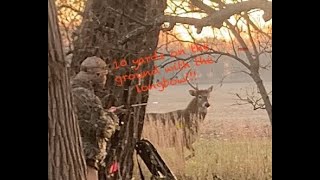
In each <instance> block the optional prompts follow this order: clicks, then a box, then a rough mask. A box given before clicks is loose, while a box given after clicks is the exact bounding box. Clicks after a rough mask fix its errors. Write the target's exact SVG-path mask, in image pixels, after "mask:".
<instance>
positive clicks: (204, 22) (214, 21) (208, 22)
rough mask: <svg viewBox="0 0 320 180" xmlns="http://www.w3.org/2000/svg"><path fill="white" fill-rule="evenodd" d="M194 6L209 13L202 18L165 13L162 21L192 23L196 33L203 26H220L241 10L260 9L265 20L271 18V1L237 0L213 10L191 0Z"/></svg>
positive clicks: (195, 0) (196, 0)
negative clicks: (240, 0) (243, 0)
mask: <svg viewBox="0 0 320 180" xmlns="http://www.w3.org/2000/svg"><path fill="white" fill-rule="evenodd" d="M193 3H195V4H196V6H198V7H201V9H203V10H204V11H206V12H207V13H208V14H209V15H208V16H207V17H204V18H202V19H197V18H190V17H179V16H168V15H165V16H163V18H162V22H169V23H170V24H174V25H175V24H177V23H182V24H190V25H194V26H195V27H196V28H197V29H198V31H197V32H198V33H201V30H202V28H203V27H206V26H212V27H216V28H221V27H222V24H223V22H224V21H226V20H227V19H229V18H230V17H231V16H232V15H234V14H240V13H241V12H243V11H249V10H251V9H255V8H258V9H261V10H263V11H264V12H265V14H264V16H263V18H264V19H265V20H266V21H267V20H270V19H271V18H272V10H271V8H272V2H270V1H265V0H251V1H245V2H239V3H236V4H228V5H225V8H224V9H220V10H219V11H215V10H214V9H213V8H211V7H209V6H207V5H206V4H204V3H202V2H201V1H198V0H193Z"/></svg>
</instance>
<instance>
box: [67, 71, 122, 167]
mask: <svg viewBox="0 0 320 180" xmlns="http://www.w3.org/2000/svg"><path fill="white" fill-rule="evenodd" d="M92 77H94V76H92V75H90V74H88V73H87V72H83V71H80V72H79V73H78V74H77V75H76V76H75V78H74V79H73V80H72V82H71V85H72V94H73V100H74V104H75V107H76V108H75V109H76V115H77V116H78V120H79V126H80V133H81V138H82V145H83V148H84V155H85V158H86V161H87V165H88V166H92V167H95V168H97V169H98V168H99V166H100V165H101V164H102V163H103V161H104V159H105V157H106V155H107V152H106V148H107V143H108V142H109V140H110V138H111V136H112V135H113V133H114V132H115V130H116V128H117V126H118V123H119V119H118V117H117V116H116V115H115V114H114V113H112V112H107V111H106V110H105V109H104V108H103V106H102V103H101V100H100V99H99V97H98V96H96V95H95V94H94V89H93V87H94V86H93V81H91V79H92Z"/></svg>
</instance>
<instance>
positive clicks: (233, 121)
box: [134, 83, 272, 180]
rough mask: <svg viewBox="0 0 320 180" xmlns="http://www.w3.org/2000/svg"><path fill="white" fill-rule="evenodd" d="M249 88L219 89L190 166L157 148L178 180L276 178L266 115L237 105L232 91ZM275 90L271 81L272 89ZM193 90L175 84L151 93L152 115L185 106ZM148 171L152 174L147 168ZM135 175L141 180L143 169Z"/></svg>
mask: <svg viewBox="0 0 320 180" xmlns="http://www.w3.org/2000/svg"><path fill="white" fill-rule="evenodd" d="M248 86H249V84H242V83H237V84H225V85H223V86H222V87H221V88H220V87H217V86H214V87H215V90H214V91H213V93H212V95H211V98H210V101H209V102H210V104H211V107H210V109H209V110H208V115H207V117H206V120H205V121H204V123H203V124H202V126H201V128H200V132H201V133H200V138H199V140H198V141H197V142H196V143H195V144H194V147H195V150H196V156H195V157H193V158H192V159H190V160H188V161H187V162H186V163H183V161H181V160H179V158H178V157H177V156H176V153H175V151H174V149H164V148H161V147H158V146H156V147H157V149H158V151H159V152H160V154H161V156H162V157H163V158H164V160H165V161H166V163H167V164H168V166H169V167H170V169H171V170H172V171H173V172H174V173H175V175H176V176H177V177H178V179H201V180H205V179H223V180H249V179H251V180H269V179H272V132H271V126H270V122H269V119H268V116H267V113H266V112H265V110H256V111H253V110H252V107H251V106H250V105H242V106H238V105H236V106H233V105H232V104H234V103H235V99H236V98H235V96H233V95H231V94H230V93H231V92H239V90H240V88H243V87H248ZM201 87H202V88H207V87H209V85H201V86H200V88H201ZM270 88H271V84H270V83H269V84H267V89H270ZM188 89H189V88H188V87H187V86H174V87H170V88H168V89H166V90H165V91H164V92H157V91H151V97H150V105H148V108H147V111H148V112H155V111H156V112H167V111H170V110H175V109H179V108H184V107H186V106H187V104H188V102H189V101H190V100H191V98H192V97H191V96H190V95H189V93H188ZM140 162H142V161H141V160H140ZM141 164H143V163H141ZM144 172H145V173H144V174H145V175H146V176H148V174H149V173H148V171H146V169H145V168H144ZM134 173H135V177H136V178H135V179H139V176H138V169H135V171H134ZM147 179H148V178H147Z"/></svg>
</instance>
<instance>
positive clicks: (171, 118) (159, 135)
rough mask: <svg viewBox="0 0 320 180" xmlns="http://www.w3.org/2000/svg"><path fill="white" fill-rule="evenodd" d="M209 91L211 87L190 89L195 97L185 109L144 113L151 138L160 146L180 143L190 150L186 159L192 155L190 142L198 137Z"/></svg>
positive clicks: (193, 151) (172, 145) (145, 126)
mask: <svg viewBox="0 0 320 180" xmlns="http://www.w3.org/2000/svg"><path fill="white" fill-rule="evenodd" d="M211 91H212V87H210V88H209V89H205V90H190V91H189V92H190V94H191V95H192V96H195V97H194V98H193V99H192V100H191V102H190V103H189V104H188V106H187V107H186V108H185V109H181V110H176V111H171V112H166V113H146V115H145V125H144V129H145V128H149V131H151V132H152V133H153V134H154V135H155V136H154V137H153V138H152V139H151V140H152V141H153V142H155V143H156V144H158V145H159V146H161V147H175V146H176V145H177V143H180V144H181V146H182V148H183V147H185V148H187V149H188V150H190V151H191V155H189V156H188V157H187V159H189V158H191V157H193V156H194V155H195V150H194V148H193V146H192V144H193V143H194V142H195V141H196V139H197V137H198V134H199V126H200V123H201V122H203V120H204V118H205V117H206V114H207V108H208V107H209V106H210V104H209V103H208V97H209V94H210V92H211ZM152 126H153V128H152ZM155 131H156V132H155ZM178 137H180V141H179V140H178Z"/></svg>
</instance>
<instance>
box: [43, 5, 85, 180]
mask: <svg viewBox="0 0 320 180" xmlns="http://www.w3.org/2000/svg"><path fill="white" fill-rule="evenodd" d="M61 43H62V42H61V36H60V32H59V28H58V24H57V15H56V7H55V3H54V0H49V1H48V179H49V180H86V177H85V172H86V171H85V170H86V165H85V161H84V157H83V154H82V150H81V149H82V148H81V147H82V144H81V141H80V131H79V127H78V122H77V119H76V117H75V115H74V111H73V103H72V98H71V91H70V84H69V77H68V74H67V69H66V64H65V61H64V55H63V51H62V46H61V45H62V44H61Z"/></svg>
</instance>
